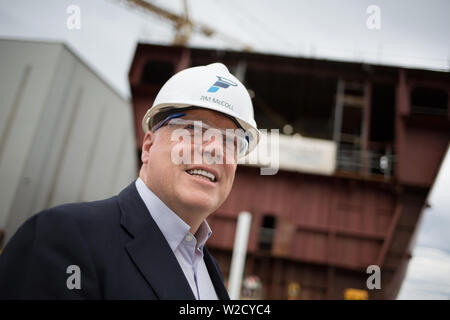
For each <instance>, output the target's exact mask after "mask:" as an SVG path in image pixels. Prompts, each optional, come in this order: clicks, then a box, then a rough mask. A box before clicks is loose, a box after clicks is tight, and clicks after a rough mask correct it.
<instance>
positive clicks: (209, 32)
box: [126, 0, 252, 51]
mask: <svg viewBox="0 0 450 320" xmlns="http://www.w3.org/2000/svg"><path fill="white" fill-rule="evenodd" d="M126 1H127V2H128V3H129V4H130V5H131V6H134V7H137V8H141V9H144V10H145V11H147V12H150V13H153V14H156V15H158V16H160V17H162V18H164V19H167V20H169V21H171V22H172V23H173V24H174V26H175V37H174V40H173V44H174V45H180V46H187V45H188V43H189V39H190V37H191V34H192V32H199V33H201V34H203V35H205V36H207V37H216V38H219V39H221V40H222V41H224V42H225V43H229V44H233V45H234V46H237V47H238V48H240V49H242V50H243V51H251V50H252V49H251V46H250V45H248V44H246V43H243V42H242V41H240V40H238V39H235V38H233V37H230V36H228V35H226V34H224V33H223V32H221V31H218V30H215V29H213V28H211V27H210V26H208V25H206V24H204V23H200V22H194V21H192V20H191V19H190V18H189V14H188V5H187V0H183V7H184V12H183V15H179V14H176V13H173V12H171V11H169V10H167V9H164V8H161V7H159V6H157V5H155V4H153V3H150V2H148V1H144V0H126Z"/></svg>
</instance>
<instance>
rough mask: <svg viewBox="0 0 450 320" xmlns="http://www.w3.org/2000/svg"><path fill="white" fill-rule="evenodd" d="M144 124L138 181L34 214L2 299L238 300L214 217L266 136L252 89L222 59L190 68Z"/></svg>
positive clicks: (4, 277)
mask: <svg viewBox="0 0 450 320" xmlns="http://www.w3.org/2000/svg"><path fill="white" fill-rule="evenodd" d="M142 124H143V129H144V131H145V133H146V134H145V137H144V141H143V144H142V155H141V159H142V163H143V164H142V167H141V169H140V173H139V178H138V179H137V180H136V181H134V182H133V183H131V184H130V185H129V186H128V187H127V188H125V189H124V190H122V192H121V193H120V194H119V195H117V196H115V197H112V198H110V199H106V200H101V201H95V202H89V203H75V204H66V205H62V206H58V207H55V208H50V209H47V210H44V211H42V212H40V213H39V214H37V215H34V216H32V217H31V218H30V219H29V220H28V221H26V222H25V223H24V224H23V225H22V226H21V227H20V228H19V230H18V231H17V232H16V234H15V235H14V236H13V237H12V238H11V240H10V241H9V243H8V244H7V246H6V247H5V249H4V251H3V253H2V254H1V255H0V298H2V299H30V298H31V299H80V298H81V299H229V297H228V294H227V291H226V288H225V286H224V283H223V277H222V274H221V272H220V270H219V266H218V265H217V263H216V262H215V260H214V259H213V257H212V256H211V255H210V253H209V252H208V250H207V249H206V247H205V243H206V242H207V240H208V238H209V237H210V235H211V232H212V231H211V229H210V228H209V226H208V223H207V221H206V218H207V217H208V216H209V215H210V214H211V213H212V212H214V211H215V210H216V209H217V208H218V207H220V205H221V204H222V203H223V202H224V201H225V199H226V198H227V196H228V194H229V193H230V190H231V187H232V184H233V180H234V174H235V170H236V166H237V159H238V158H239V157H242V156H244V155H245V154H248V153H249V152H250V151H251V150H252V149H253V148H254V147H255V146H256V144H257V143H258V140H259V131H258V130H257V128H256V123H255V121H254V119H253V107H252V104H251V99H250V97H249V95H248V93H247V90H246V89H245V87H244V86H243V85H242V83H240V82H239V80H238V79H236V78H235V77H234V76H233V75H231V74H230V73H229V72H228V70H227V68H226V67H225V66H224V65H222V64H219V63H215V64H211V65H208V66H202V67H194V68H189V69H186V70H183V71H181V72H179V73H177V74H176V75H174V76H173V77H172V78H171V79H169V80H168V81H167V83H166V84H165V85H164V86H163V87H162V88H161V90H160V92H159V93H158V96H157V97H156V99H155V102H154V103H153V106H152V107H151V108H150V109H149V110H148V111H147V113H146V115H145V116H144V118H143V122H142ZM199 135H200V136H199Z"/></svg>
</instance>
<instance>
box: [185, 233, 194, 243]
mask: <svg viewBox="0 0 450 320" xmlns="http://www.w3.org/2000/svg"><path fill="white" fill-rule="evenodd" d="M185 239H186V241H187V242H191V241H192V239H193V238H192V236H191V235H190V234H188V235H187V236H186V238H185Z"/></svg>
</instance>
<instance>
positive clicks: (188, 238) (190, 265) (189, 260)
mask: <svg viewBox="0 0 450 320" xmlns="http://www.w3.org/2000/svg"><path fill="white" fill-rule="evenodd" d="M136 188H137V191H138V193H139V195H140V196H141V198H142V200H143V201H144V203H145V205H146V206H147V209H148V211H149V212H150V215H151V216H152V218H153V220H155V222H156V224H157V225H158V228H159V229H160V230H161V232H162V234H163V235H164V237H165V238H166V240H167V242H168V243H169V246H170V248H171V249H172V251H173V253H174V254H175V257H176V258H177V260H178V263H179V264H180V267H181V269H182V270H183V272H184V275H185V276H186V279H187V281H188V282H189V285H190V286H191V289H192V292H193V293H194V296H195V298H196V299H197V300H217V299H218V297H217V294H216V291H215V289H214V285H213V283H212V281H211V278H210V276H209V273H208V269H207V268H206V265H205V261H204V260H203V247H204V246H205V243H206V241H207V240H208V238H209V237H210V236H211V233H212V231H211V228H210V227H209V225H208V223H207V222H206V220H203V222H202V224H201V225H200V227H199V228H198V230H197V232H196V233H195V236H194V235H192V234H191V233H190V232H189V230H190V228H191V227H190V226H189V225H188V224H187V223H186V222H184V221H183V220H182V219H181V218H180V217H179V216H178V215H177V214H176V213H175V212H173V211H172V210H171V209H170V208H169V207H168V206H166V204H165V203H164V202H162V201H161V199H159V198H158V197H157V196H156V195H155V194H154V193H153V192H152V191H151V190H150V189H149V188H148V187H147V186H146V184H145V183H144V181H142V179H141V178H138V179H137V180H136Z"/></svg>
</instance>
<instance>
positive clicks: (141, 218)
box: [118, 181, 229, 300]
mask: <svg viewBox="0 0 450 320" xmlns="http://www.w3.org/2000/svg"><path fill="white" fill-rule="evenodd" d="M118 202H119V206H120V209H121V211H122V215H121V220H120V223H121V225H122V226H123V228H124V229H125V230H126V231H127V232H128V233H129V234H130V235H131V236H132V238H133V239H132V240H131V241H130V242H128V243H127V244H126V250H127V252H128V253H129V255H130V257H131V259H132V260H133V261H134V263H135V264H136V266H137V267H138V269H139V271H140V272H141V273H142V275H143V276H144V278H145V279H146V281H147V282H148V283H149V285H150V286H151V287H152V288H153V290H154V291H155V293H156V295H157V296H158V297H159V298H160V299H172V300H174V299H182V300H191V299H192V300H193V299H195V296H194V294H193V293H192V290H191V287H190V285H189V283H188V281H187V280H186V277H185V276H184V273H183V270H182V269H181V267H180V265H179V264H178V261H177V258H176V257H175V255H174V254H173V251H172V249H171V248H170V246H169V244H168V243H167V241H166V239H165V238H164V235H163V234H162V232H161V230H160V229H159V228H158V226H157V224H156V222H155V221H154V220H153V218H152V217H151V215H150V213H149V212H148V209H147V207H146V206H145V203H144V201H143V200H142V198H141V197H140V196H139V193H138V191H137V189H136V186H135V183H134V181H133V182H132V183H131V184H130V185H129V186H128V187H126V188H125V189H124V190H122V192H121V193H120V194H119V195H118ZM204 261H205V264H206V268H207V269H208V273H209V276H210V277H211V281H212V283H213V285H214V289H215V290H216V293H217V296H218V298H219V299H229V296H228V293H227V290H226V288H225V286H224V284H223V279H222V277H221V273H220V270H219V267H218V266H217V264H216V263H215V262H214V259H213V258H212V256H211V255H210V254H209V252H208V250H207V249H206V248H204Z"/></svg>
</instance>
